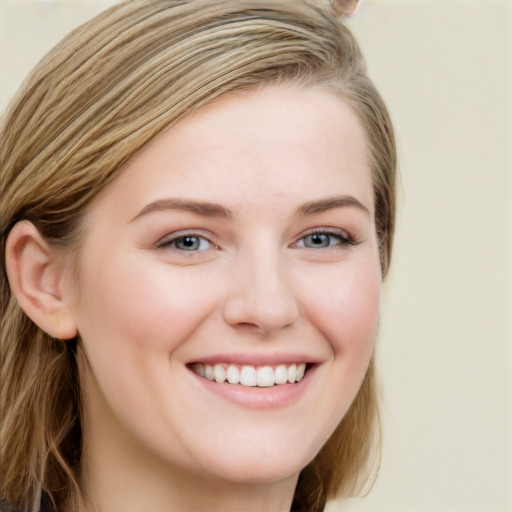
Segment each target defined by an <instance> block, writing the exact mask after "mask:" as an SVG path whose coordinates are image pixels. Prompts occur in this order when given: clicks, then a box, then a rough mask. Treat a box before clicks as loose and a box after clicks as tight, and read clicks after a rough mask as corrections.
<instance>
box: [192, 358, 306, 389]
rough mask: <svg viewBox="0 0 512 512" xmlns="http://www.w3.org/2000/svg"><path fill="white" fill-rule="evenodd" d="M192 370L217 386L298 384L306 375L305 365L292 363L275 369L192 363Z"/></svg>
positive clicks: (269, 367) (263, 386)
mask: <svg viewBox="0 0 512 512" xmlns="http://www.w3.org/2000/svg"><path fill="white" fill-rule="evenodd" d="M191 368H192V370H193V371H194V372H195V373H197V375H199V376H200V377H204V378H205V379H208V380H210V381H215V382H217V383H218V384H222V383H223V382H226V381H227V382H229V383H230V384H241V385H242V386H246V387H256V386H257V387H260V388H266V387H272V386H275V385H281V384H288V383H289V384H295V383H296V382H300V381H301V380H302V379H303V378H304V375H305V373H306V364H305V363H300V364H296V363H293V364H291V365H285V364H280V365H277V366H276V367H272V366H270V365H267V366H260V367H255V366H252V365H244V366H242V367H240V366H238V365H236V364H229V365H228V364H225V363H218V364H215V365H213V366H212V365H209V364H202V363H194V364H193V365H192V366H191Z"/></svg>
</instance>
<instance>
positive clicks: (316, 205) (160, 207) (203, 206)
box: [130, 195, 370, 223]
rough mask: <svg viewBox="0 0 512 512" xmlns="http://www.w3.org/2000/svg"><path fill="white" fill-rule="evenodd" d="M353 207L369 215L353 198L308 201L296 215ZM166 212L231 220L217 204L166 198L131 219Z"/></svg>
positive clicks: (229, 215)
mask: <svg viewBox="0 0 512 512" xmlns="http://www.w3.org/2000/svg"><path fill="white" fill-rule="evenodd" d="M342 207H353V208H357V209H358V210H361V211H362V212H364V213H366V214H367V215H370V210H369V209H368V208H367V207H366V206H365V205H364V204H363V203H361V202H360V201H359V200H358V199H356V198H355V197H353V196H347V195H343V196H332V197H327V198H325V199H319V200H314V201H308V202H307V203H304V204H303V205H302V206H301V207H300V208H299V209H298V210H297V213H296V215H297V216H298V217H305V216H307V215H314V214H318V213H322V212H325V211H327V210H330V209H332V208H342ZM167 210H178V211H186V212H191V213H196V214H198V215H201V216H203V217H220V218H224V219H232V218H233V213H232V212H231V210H229V209H228V208H225V207H224V206H221V205H220V204H217V203H211V202H207V201H192V200H188V199H179V198H166V199H158V200H156V201H153V202H152V203H149V204H148V205H146V206H145V207H144V208H143V209H142V210H141V211H140V212H139V213H138V214H137V215H135V217H133V219H132V220H131V221H130V223H131V222H134V221H135V220H137V219H139V218H140V217H143V216H145V215H148V214H149V213H153V212H162V211H167Z"/></svg>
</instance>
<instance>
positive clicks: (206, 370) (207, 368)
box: [204, 364, 213, 380]
mask: <svg viewBox="0 0 512 512" xmlns="http://www.w3.org/2000/svg"><path fill="white" fill-rule="evenodd" d="M204 376H205V377H206V378H207V379H208V380H213V367H212V366H210V365H209V364H205V365H204Z"/></svg>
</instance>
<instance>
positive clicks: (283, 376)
mask: <svg viewBox="0 0 512 512" xmlns="http://www.w3.org/2000/svg"><path fill="white" fill-rule="evenodd" d="M274 381H275V383H276V384H286V383H287V382H288V372H287V371H286V366H285V365H284V364H280V365H279V366H278V367H277V368H276V369H275V371H274Z"/></svg>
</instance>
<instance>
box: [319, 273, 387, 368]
mask: <svg viewBox="0 0 512 512" xmlns="http://www.w3.org/2000/svg"><path fill="white" fill-rule="evenodd" d="M325 283H326V286H325V287H324V290H323V292H321V293H320V292H319V290H317V291H316V292H315V293H314V294H312V299H313V300H312V301H311V304H312V309H313V313H312V315H313V316H314V317H315V318H316V322H315V323H316V325H317V327H318V328H320V329H321V331H322V333H323V334H324V336H325V338H326V339H327V340H328V341H329V342H330V344H331V348H332V352H333V357H334V358H336V357H337V356H342V357H343V359H344V361H345V362H350V361H351V362H352V363H353V364H355V365H356V366H359V365H361V367H364V369H366V366H367V364H368V361H369V358H370V356H371V353H372V350H373V343H374V339H375V334H376V330H377V324H378V320H379V309H380V294H381V286H382V280H381V274H380V267H379V266H378V265H367V266H364V265H361V266H356V267H354V268H350V267H349V266H347V267H346V268H343V269H340V271H339V272H338V273H336V274H334V273H332V272H331V274H330V276H329V277H328V278H327V276H326V279H325Z"/></svg>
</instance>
